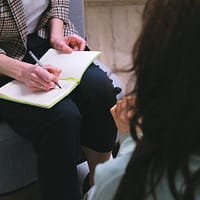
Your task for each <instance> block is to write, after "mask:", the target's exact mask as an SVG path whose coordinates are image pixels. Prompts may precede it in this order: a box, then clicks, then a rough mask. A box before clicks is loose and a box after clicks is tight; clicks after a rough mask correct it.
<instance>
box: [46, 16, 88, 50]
mask: <svg viewBox="0 0 200 200" xmlns="http://www.w3.org/2000/svg"><path fill="white" fill-rule="evenodd" d="M49 23H50V33H51V34H50V43H51V45H52V47H53V48H55V49H57V50H60V51H63V52H65V53H71V52H72V51H83V50H84V49H85V45H86V41H85V40H84V39H83V38H81V37H79V36H78V35H75V34H74V35H69V36H67V37H64V27H63V21H62V20H60V19H58V18H52V19H51V20H50V21H49Z"/></svg>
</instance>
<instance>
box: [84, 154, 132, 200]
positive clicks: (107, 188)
mask: <svg viewBox="0 0 200 200" xmlns="http://www.w3.org/2000/svg"><path fill="white" fill-rule="evenodd" d="M130 157H131V153H127V154H124V155H123V156H120V157H117V158H115V159H113V160H109V161H106V162H105V163H103V164H98V165H97V167H96V169H95V181H94V182H95V186H94V187H93V191H92V195H91V196H90V198H88V199H91V200H100V199H103V200H110V199H112V198H113V196H114V194H115V192H116V190H117V188H118V185H119V183H120V181H121V178H122V176H123V175H124V172H125V169H126V166H127V164H128V162H129V159H130Z"/></svg>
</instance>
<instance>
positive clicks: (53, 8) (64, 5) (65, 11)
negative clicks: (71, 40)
mask: <svg viewBox="0 0 200 200" xmlns="http://www.w3.org/2000/svg"><path fill="white" fill-rule="evenodd" d="M69 4H70V1H69V0H51V3H50V5H49V8H48V9H47V11H46V12H45V13H44V14H43V16H42V18H41V21H40V23H39V26H38V30H39V31H38V34H39V36H41V37H43V38H47V37H49V35H48V34H49V32H48V24H47V22H48V20H49V19H50V18H52V17H56V18H58V19H61V20H63V22H64V35H65V36H67V35H71V34H78V32H77V30H76V29H75V27H74V25H73V24H72V22H71V21H70V19H69Z"/></svg>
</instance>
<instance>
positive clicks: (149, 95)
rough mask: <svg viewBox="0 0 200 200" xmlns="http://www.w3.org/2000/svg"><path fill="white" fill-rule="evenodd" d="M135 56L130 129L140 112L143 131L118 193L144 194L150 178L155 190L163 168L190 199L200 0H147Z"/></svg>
mask: <svg viewBox="0 0 200 200" xmlns="http://www.w3.org/2000/svg"><path fill="white" fill-rule="evenodd" d="M133 57H134V70H135V71H136V76H137V81H136V86H135V93H136V96H137V103H136V115H135V117H134V118H133V120H132V124H131V125H132V134H133V136H134V134H135V126H136V123H137V121H138V119H139V118H141V119H142V125H141V129H142V131H143V134H144V137H143V139H142V140H141V141H139V142H138V145H137V148H136V151H135V152H134V154H133V156H132V159H131V161H130V163H129V166H128V168H127V172H126V174H125V176H124V178H123V180H122V182H121V185H120V188H119V192H118V194H117V195H116V199H126V200H129V199H137V200H141V199H145V195H146V193H147V192H146V189H145V188H146V184H147V183H149V182H150V183H151V186H152V187H150V193H152V191H154V189H155V186H156V185H157V184H159V181H160V179H161V177H162V175H163V174H164V173H167V176H168V180H169V187H170V189H171V192H172V193H173V195H174V197H175V198H176V199H184V198H185V199H192V190H193V182H192V179H193V181H194V180H195V181H196V180H198V181H199V179H198V176H196V177H192V176H191V175H190V172H189V169H188V159H189V157H190V156H191V155H192V154H198V153H199V152H200V137H199V135H200V117H199V115H200V103H199V102H200V95H199V94H198V91H199V89H198V88H199V86H200V78H199V76H200V1H199V0H149V1H148V2H147V3H146V6H145V9H144V14H143V26H142V31H141V34H140V36H139V38H138V40H137V41H136V44H135V48H134V51H133ZM177 170H180V171H181V172H182V173H183V177H184V179H185V188H186V189H185V192H183V193H184V194H179V191H177V190H176V188H175V186H174V185H175V183H174V182H175V178H174V177H175V174H176V172H177ZM147 180H148V181H147ZM189 185H190V188H189ZM186 193H187V194H186ZM188 194H189V196H188ZM180 196H182V197H183V196H184V198H182V197H180ZM121 197H123V198H121Z"/></svg>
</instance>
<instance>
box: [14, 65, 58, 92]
mask: <svg viewBox="0 0 200 200" xmlns="http://www.w3.org/2000/svg"><path fill="white" fill-rule="evenodd" d="M45 68H46V69H43V68H41V67H40V66H38V65H31V64H30V65H27V66H26V67H25V68H23V70H22V73H21V76H20V77H19V79H18V80H19V81H22V82H24V83H25V84H26V85H27V87H28V88H29V89H30V90H31V91H32V92H38V91H48V90H50V89H53V88H55V83H56V82H57V81H58V77H59V75H60V73H61V70H60V69H58V68H56V67H54V66H50V65H45Z"/></svg>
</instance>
